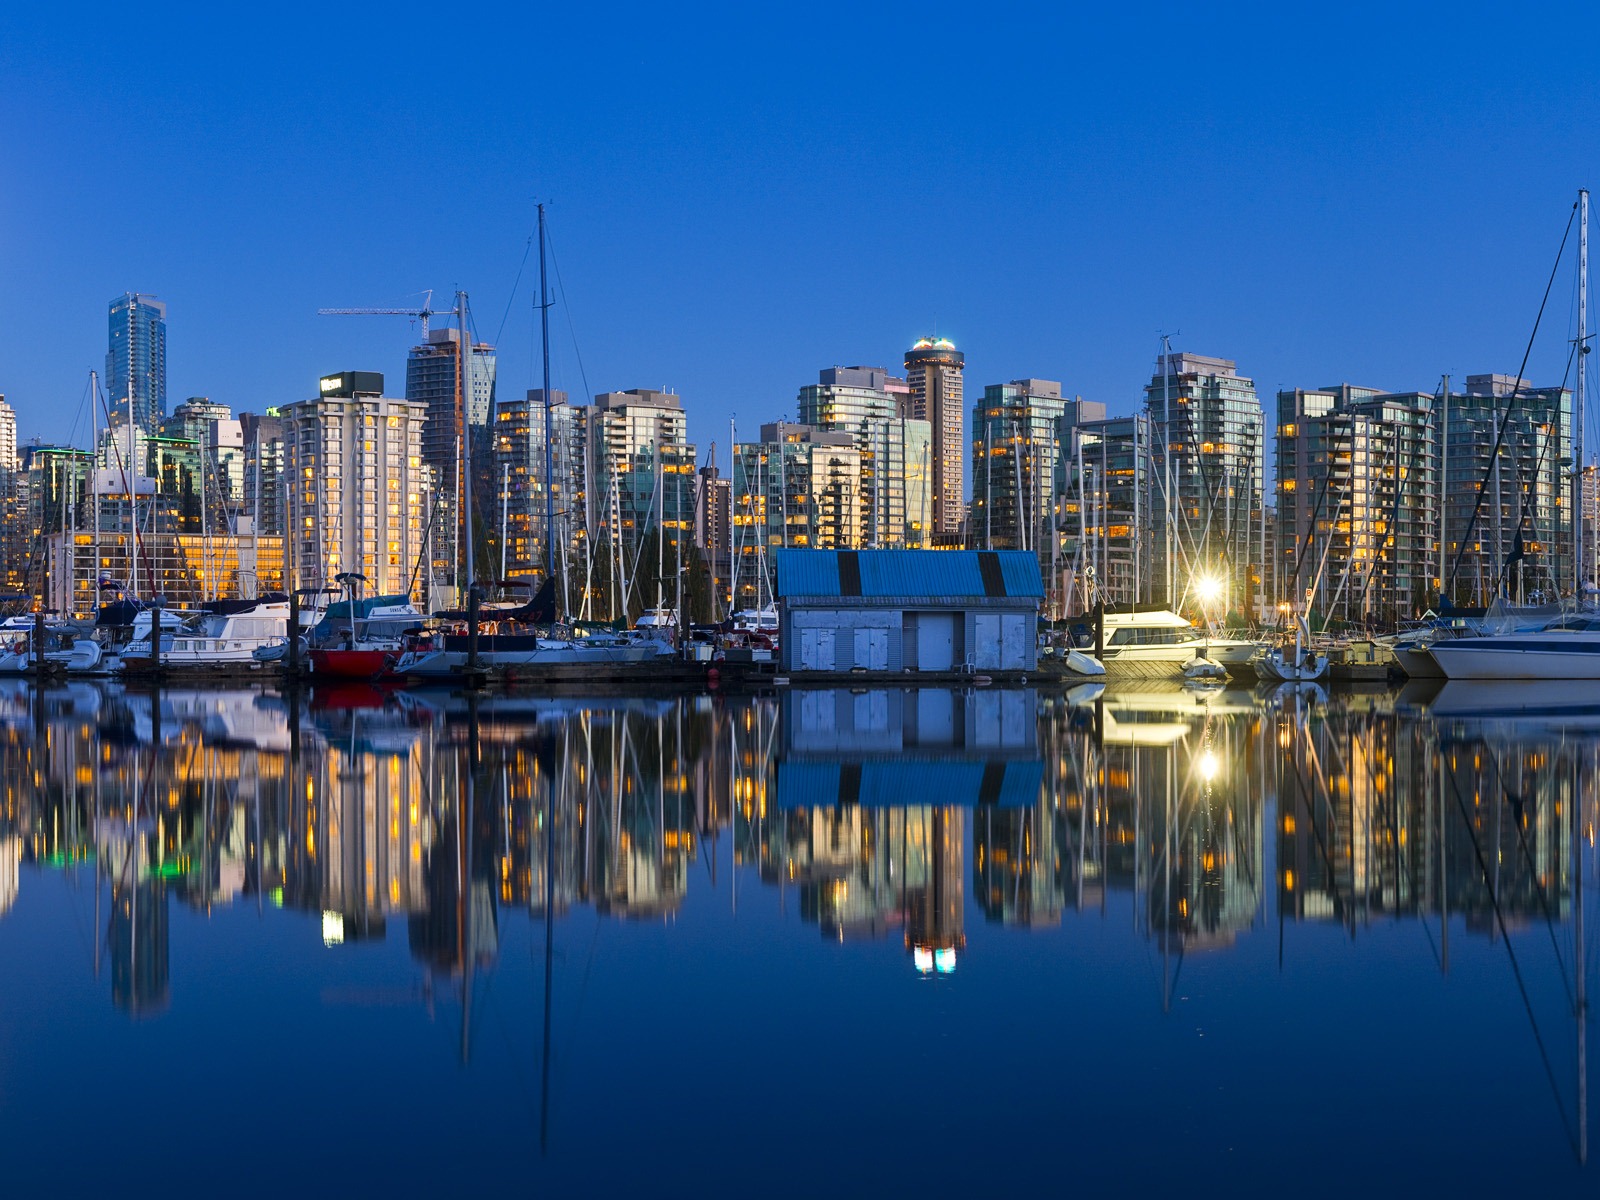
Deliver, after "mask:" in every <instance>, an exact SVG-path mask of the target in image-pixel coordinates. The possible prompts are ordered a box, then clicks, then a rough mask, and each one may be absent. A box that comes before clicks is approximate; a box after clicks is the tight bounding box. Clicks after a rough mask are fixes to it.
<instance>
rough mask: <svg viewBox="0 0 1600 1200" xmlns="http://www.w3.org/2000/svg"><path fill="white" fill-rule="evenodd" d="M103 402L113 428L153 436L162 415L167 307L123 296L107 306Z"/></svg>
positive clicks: (149, 298)
mask: <svg viewBox="0 0 1600 1200" xmlns="http://www.w3.org/2000/svg"><path fill="white" fill-rule="evenodd" d="M108 332H109V345H108V348H107V350H106V397H107V399H108V400H109V402H110V407H111V420H112V423H113V424H116V423H119V422H128V421H131V422H132V423H133V424H135V425H137V426H139V427H140V428H141V429H144V430H146V431H147V432H150V433H154V432H155V431H156V429H157V427H158V426H159V425H160V424H161V422H162V421H163V420H164V419H165V418H166V415H167V306H166V305H165V304H162V303H161V302H160V301H159V300H157V299H156V298H155V297H154V296H146V295H143V294H141V293H139V292H124V293H123V294H122V295H120V296H118V297H117V298H116V299H115V300H113V301H111V315H110V321H109V330H108Z"/></svg>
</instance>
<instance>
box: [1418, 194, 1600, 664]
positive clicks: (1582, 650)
mask: <svg viewBox="0 0 1600 1200" xmlns="http://www.w3.org/2000/svg"><path fill="white" fill-rule="evenodd" d="M1577 209H1578V336H1577V349H1578V352H1577V354H1576V356H1575V357H1576V359H1577V371H1578V379H1577V387H1576V390H1575V393H1574V400H1573V417H1574V420H1573V454H1572V461H1573V462H1574V463H1575V464H1577V470H1578V471H1579V472H1581V471H1582V464H1583V421H1584V416H1585V413H1584V408H1585V405H1586V398H1585V383H1586V380H1587V376H1588V365H1587V362H1586V361H1585V356H1586V355H1587V354H1588V353H1589V350H1590V346H1589V191H1588V189H1587V188H1584V189H1581V190H1580V191H1579V192H1578V203H1577ZM1513 396H1515V393H1514V392H1513ZM1507 415H1508V416H1509V411H1508V414H1507ZM1497 445H1498V443H1497ZM1574 490H1575V491H1581V484H1580V483H1578V482H1577V479H1576V478H1575V480H1574ZM1574 499H1576V496H1575V497H1574ZM1581 510H1582V505H1578V504H1574V505H1573V508H1572V509H1571V510H1569V511H1572V512H1574V513H1577V512H1581ZM1583 524H1584V522H1583V520H1582V519H1581V518H1580V519H1577V520H1574V521H1573V530H1572V538H1573V565H1574V583H1575V588H1574V594H1575V595H1576V596H1577V597H1580V598H1581V597H1582V596H1583V595H1584V591H1585V585H1586V583H1587V579H1586V572H1585V570H1584V562H1583ZM1522 553H1523V540H1522V532H1521V528H1520V521H1519V528H1518V530H1517V534H1516V540H1515V542H1514V543H1513V550H1512V554H1511V556H1510V559H1509V560H1508V562H1512V561H1516V560H1517V559H1520V558H1521V557H1522ZM1458 561H1459V560H1458ZM1427 652H1428V654H1429V655H1431V656H1432V658H1433V661H1434V662H1435V663H1436V664H1437V665H1438V668H1439V670H1440V671H1441V672H1443V674H1444V676H1445V677H1446V678H1447V679H1452V680H1454V679H1489V680H1499V679H1551V680H1567V679H1600V612H1596V611H1595V610H1593V609H1578V610H1577V611H1569V612H1567V613H1564V614H1562V615H1559V616H1556V617H1555V618H1554V619H1553V620H1550V621H1548V622H1547V623H1545V624H1542V625H1541V626H1539V627H1538V628H1534V629H1528V628H1526V627H1521V628H1519V627H1515V626H1513V627H1510V628H1502V629H1501V630H1499V631H1491V632H1485V633H1483V634H1481V635H1479V636H1477V637H1458V638H1448V639H1441V640H1438V641H1435V642H1433V643H1432V644H1431V645H1429V646H1428V647H1427Z"/></svg>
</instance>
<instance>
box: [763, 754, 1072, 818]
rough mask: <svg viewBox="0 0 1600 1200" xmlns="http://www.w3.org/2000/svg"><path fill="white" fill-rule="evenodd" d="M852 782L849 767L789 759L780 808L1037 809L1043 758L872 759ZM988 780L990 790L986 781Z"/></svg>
mask: <svg viewBox="0 0 1600 1200" xmlns="http://www.w3.org/2000/svg"><path fill="white" fill-rule="evenodd" d="M856 769H857V771H858V772H859V773H858V774H857V775H855V777H854V778H853V779H851V780H850V781H848V782H847V781H846V779H845V771H844V766H843V764H840V763H826V762H808V761H804V760H801V761H795V760H784V761H782V762H780V763H779V764H778V806H779V807H780V808H832V807H834V806H835V805H837V804H840V803H842V802H845V801H847V800H853V801H854V802H855V803H857V804H860V805H863V806H865V807H868V808H901V807H905V806H907V805H911V806H918V805H956V806H959V807H963V808H970V807H973V806H975V805H981V804H985V803H988V804H996V805H998V806H1000V807H1001V808H1031V807H1032V806H1033V805H1035V804H1037V803H1038V802H1039V793H1040V790H1041V789H1042V787H1043V785H1044V763H1043V762H1041V761H1040V760H1039V759H1030V760H1024V761H1019V762H1006V763H998V762H996V763H990V762H986V761H984V760H981V759H967V760H950V759H916V758H899V759H890V760H887V761H884V760H869V761H867V762H863V763H860V764H858V766H857V768H856ZM986 775H987V776H988V786H987V789H986V786H985V777H986Z"/></svg>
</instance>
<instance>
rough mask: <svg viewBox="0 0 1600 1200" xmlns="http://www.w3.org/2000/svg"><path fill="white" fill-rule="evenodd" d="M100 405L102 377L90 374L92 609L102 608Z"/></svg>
mask: <svg viewBox="0 0 1600 1200" xmlns="http://www.w3.org/2000/svg"><path fill="white" fill-rule="evenodd" d="M99 403H100V376H98V375H96V374H95V373H94V372H93V371H90V372H89V507H90V508H92V509H93V510H94V518H93V521H94V541H93V542H91V543H90V544H91V545H92V546H93V547H94V565H95V570H94V571H92V572H90V577H91V578H92V579H93V580H94V593H93V594H94V603H93V604H92V605H90V607H91V608H98V607H99V606H100V571H99V566H100V479H99V471H98V469H97V468H96V462H97V461H98V460H97V455H98V454H99V450H100V425H99V414H98V413H96V412H95V411H94V406H95V405H96V404H99Z"/></svg>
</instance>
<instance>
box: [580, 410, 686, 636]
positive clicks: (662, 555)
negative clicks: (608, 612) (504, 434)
mask: <svg viewBox="0 0 1600 1200" xmlns="http://www.w3.org/2000/svg"><path fill="white" fill-rule="evenodd" d="M582 418H583V422H584V441H585V448H586V461H585V464H584V471H585V482H586V493H587V495H586V501H585V503H586V507H587V509H588V511H589V513H590V514H591V516H590V520H589V523H588V528H589V531H590V536H591V537H596V535H598V538H597V542H598V540H599V539H601V538H603V539H604V541H605V543H606V544H605V545H603V546H602V545H599V544H596V545H595V546H594V547H593V548H592V550H591V551H590V553H591V555H593V556H595V557H602V556H603V557H604V558H605V560H606V562H607V564H608V566H607V569H606V571H604V572H602V573H601V574H602V576H606V577H609V578H610V580H611V587H610V588H608V589H607V590H608V592H610V593H611V595H609V596H608V597H607V598H605V599H602V600H600V601H599V606H600V608H602V609H605V608H608V607H612V606H615V605H619V604H620V605H621V606H622V607H623V608H626V609H627V610H628V611H629V612H637V611H638V610H639V609H640V608H644V607H650V606H653V605H654V604H655V603H656V601H657V599H658V598H664V599H670V597H669V596H668V594H667V593H668V591H669V589H670V590H671V591H672V592H674V593H675V591H676V581H675V580H674V581H672V582H671V583H670V584H668V583H664V582H663V580H662V576H663V575H668V574H669V573H670V572H673V571H676V570H678V569H679V567H680V565H682V564H685V563H687V562H688V561H689V552H690V541H691V539H692V538H693V536H694V519H695V476H694V472H695V448H694V445H693V444H692V443H691V442H690V441H689V440H688V419H687V417H686V416H685V414H684V411H683V401H682V400H681V399H680V398H679V396H678V395H677V393H675V392H658V391H653V390H651V389H649V388H634V389H631V390H629V391H625V392H604V393H602V394H600V395H598V396H596V397H595V398H594V404H593V405H591V406H589V407H588V408H587V409H586V410H584V412H583V414H582ZM655 530H659V531H660V535H661V536H660V539H659V544H658V546H657V554H656V561H654V562H650V561H644V560H643V559H642V558H641V552H642V550H643V549H644V546H645V541H646V539H647V538H648V537H649V535H650V534H651V533H652V531H655ZM624 581H626V588H624V587H623V583H624ZM645 583H648V584H649V586H643V584H645ZM617 611H620V609H617Z"/></svg>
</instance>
